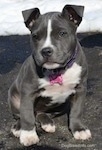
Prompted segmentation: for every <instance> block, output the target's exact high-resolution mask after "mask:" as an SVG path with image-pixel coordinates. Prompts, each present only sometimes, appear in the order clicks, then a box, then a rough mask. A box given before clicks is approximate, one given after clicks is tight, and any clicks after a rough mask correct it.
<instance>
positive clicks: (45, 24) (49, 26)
mask: <svg viewBox="0 0 102 150" xmlns="http://www.w3.org/2000/svg"><path fill="white" fill-rule="evenodd" d="M59 16H60V13H57V12H55V13H53V12H52V13H46V14H44V15H42V16H40V17H39V18H38V19H37V20H36V21H35V23H34V25H33V28H32V33H33V32H38V31H41V30H42V32H43V31H44V32H46V35H47V31H49V32H51V31H52V30H53V26H54V24H55V23H56V22H58V18H60V17H59ZM55 25H56V24H55ZM57 25H58V23H57Z"/></svg>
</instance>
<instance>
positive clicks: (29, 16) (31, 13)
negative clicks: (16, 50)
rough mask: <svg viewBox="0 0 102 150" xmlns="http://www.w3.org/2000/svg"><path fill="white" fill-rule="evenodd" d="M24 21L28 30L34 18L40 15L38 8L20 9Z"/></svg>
mask: <svg viewBox="0 0 102 150" xmlns="http://www.w3.org/2000/svg"><path fill="white" fill-rule="evenodd" d="M22 14H23V18H24V23H25V25H26V27H27V28H29V30H30V29H31V27H32V26H33V24H34V22H35V20H36V19H37V18H38V17H39V16H40V10H39V9H38V8H33V9H28V10H24V11H22Z"/></svg>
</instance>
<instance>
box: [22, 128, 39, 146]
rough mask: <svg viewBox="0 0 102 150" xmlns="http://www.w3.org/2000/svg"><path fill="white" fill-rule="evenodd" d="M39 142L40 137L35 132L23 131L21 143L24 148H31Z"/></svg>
mask: <svg viewBox="0 0 102 150" xmlns="http://www.w3.org/2000/svg"><path fill="white" fill-rule="evenodd" d="M38 142H39V138H38V135H37V133H36V131H35V130H31V131H27V130H21V134H20V143H21V144H22V145H24V146H30V145H33V144H36V143H38Z"/></svg>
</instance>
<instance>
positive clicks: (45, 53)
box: [41, 47, 53, 57]
mask: <svg viewBox="0 0 102 150" xmlns="http://www.w3.org/2000/svg"><path fill="white" fill-rule="evenodd" d="M52 53H53V49H52V48H50V47H46V48H43V49H42V51H41V54H42V56H43V57H50V56H51V55H52Z"/></svg>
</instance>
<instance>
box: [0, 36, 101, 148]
mask: <svg viewBox="0 0 102 150" xmlns="http://www.w3.org/2000/svg"><path fill="white" fill-rule="evenodd" d="M78 38H79V41H80V43H81V45H82V47H83V50H84V52H85V54H86V57H87V61H88V66H89V76H88V91H87V100H86V101H85V105H84V110H83V114H84V115H83V122H84V123H85V124H86V125H87V126H88V127H89V129H90V130H91V132H92V139H90V140H88V141H76V140H75V139H74V138H73V137H72V135H71V133H70V132H69V131H68V127H67V119H66V115H64V116H61V117H59V118H56V119H55V123H56V126H57V129H56V132H55V133H53V134H51V133H50V134H49V133H45V132H44V131H42V130H41V129H39V130H38V134H39V137H40V143H39V144H38V145H34V146H31V147H23V146H22V145H20V144H19V140H18V139H17V138H15V137H14V136H13V135H12V134H11V133H10V127H11V125H12V123H13V119H12V116H11V113H10V110H9V108H8V103H7V91H8V88H9V87H10V85H11V83H12V82H13V81H14V79H15V78H16V76H17V74H18V72H19V69H20V67H21V65H22V63H23V62H24V60H25V59H26V58H27V57H28V56H29V55H30V54H31V49H30V42H29V36H28V35H25V36H17V35H15V36H4V37H3V36H1V37H0V150H102V34H101V33H94V34H92V33H85V34H78Z"/></svg>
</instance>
